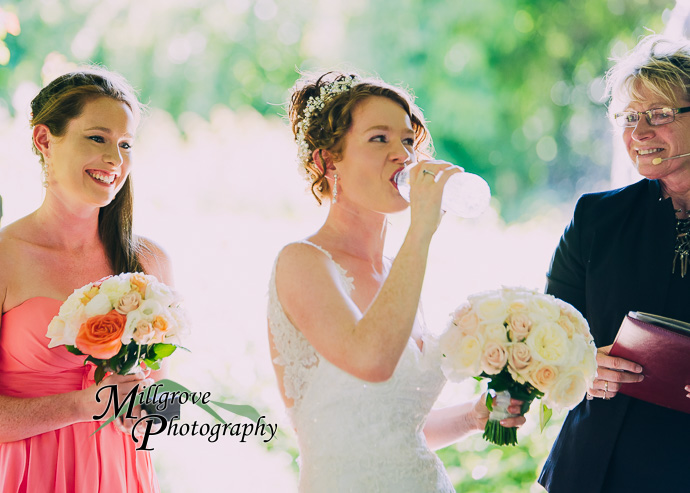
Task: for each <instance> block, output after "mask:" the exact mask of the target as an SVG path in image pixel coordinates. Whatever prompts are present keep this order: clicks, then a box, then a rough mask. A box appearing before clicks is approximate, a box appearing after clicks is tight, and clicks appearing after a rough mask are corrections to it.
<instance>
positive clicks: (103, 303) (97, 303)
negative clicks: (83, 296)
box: [84, 293, 113, 318]
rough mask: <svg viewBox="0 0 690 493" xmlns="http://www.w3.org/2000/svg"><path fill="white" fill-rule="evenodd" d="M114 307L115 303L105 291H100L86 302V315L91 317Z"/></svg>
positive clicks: (102, 313)
mask: <svg viewBox="0 0 690 493" xmlns="http://www.w3.org/2000/svg"><path fill="white" fill-rule="evenodd" d="M112 309H113V304H112V303H111V302H110V300H109V299H108V296H106V295H105V294H103V293H98V294H97V295H96V296H94V297H93V298H91V300H90V301H89V302H88V303H87V304H86V307H85V308H84V312H85V313H86V316H87V317H89V318H90V317H93V316H94V315H105V314H106V313H108V312H109V311H110V310H112Z"/></svg>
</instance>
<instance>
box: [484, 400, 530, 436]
mask: <svg viewBox="0 0 690 493" xmlns="http://www.w3.org/2000/svg"><path fill="white" fill-rule="evenodd" d="M523 402H524V401H520V400H518V399H510V406H508V412H509V413H510V414H516V415H518V416H515V417H512V418H505V419H502V420H501V421H500V423H501V426H504V427H506V428H518V427H520V426H522V425H524V424H525V421H526V420H525V416H524V415H522V414H521V409H522V404H523ZM473 414H474V418H475V421H476V422H477V428H478V429H480V430H483V429H484V428H485V427H486V422H487V421H489V414H490V412H489V408H487V407H486V392H484V393H483V394H482V396H481V397H480V398H479V400H478V401H477V402H475V404H474V412H473Z"/></svg>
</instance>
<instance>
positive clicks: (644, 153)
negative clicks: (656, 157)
mask: <svg viewBox="0 0 690 493" xmlns="http://www.w3.org/2000/svg"><path fill="white" fill-rule="evenodd" d="M661 151H663V149H661V148H659V147H657V148H655V149H638V150H637V155H638V156H647V155H649V154H654V153H656V152H661Z"/></svg>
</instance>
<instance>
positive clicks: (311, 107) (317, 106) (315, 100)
mask: <svg viewBox="0 0 690 493" xmlns="http://www.w3.org/2000/svg"><path fill="white" fill-rule="evenodd" d="M358 82H359V78H358V77H357V76H355V75H350V76H347V77H345V78H342V79H338V80H335V81H333V82H329V83H327V84H324V85H323V86H321V89H320V91H319V95H318V96H316V97H314V96H310V97H309V99H308V100H307V104H306V106H305V107H304V114H303V115H302V119H301V120H300V121H299V123H297V135H295V142H297V157H298V160H299V163H300V169H301V170H304V168H303V166H302V165H303V164H304V163H306V162H308V161H309V158H310V157H311V152H310V150H309V144H308V143H307V140H306V138H305V135H306V134H307V131H308V130H309V127H310V126H311V117H312V115H313V114H314V113H315V112H319V111H321V110H322V109H323V108H324V107H325V106H326V103H328V102H329V101H331V100H332V99H333V98H334V97H335V96H337V95H338V94H341V93H343V92H346V91H349V90H350V89H352V88H353V87H354V86H355V85H357V83H358Z"/></svg>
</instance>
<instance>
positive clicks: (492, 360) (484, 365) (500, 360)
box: [481, 341, 508, 375]
mask: <svg viewBox="0 0 690 493" xmlns="http://www.w3.org/2000/svg"><path fill="white" fill-rule="evenodd" d="M507 362H508V351H507V349H506V347H505V345H503V344H501V343H499V342H497V341H487V343H486V344H485V345H484V350H483V352H482V358H481V369H482V371H483V372H485V373H487V374H488V375H498V374H499V373H501V370H503V368H504V367H505V366H506V363H507Z"/></svg>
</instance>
